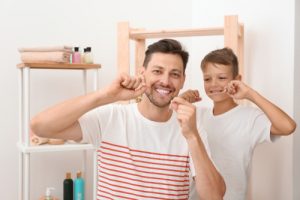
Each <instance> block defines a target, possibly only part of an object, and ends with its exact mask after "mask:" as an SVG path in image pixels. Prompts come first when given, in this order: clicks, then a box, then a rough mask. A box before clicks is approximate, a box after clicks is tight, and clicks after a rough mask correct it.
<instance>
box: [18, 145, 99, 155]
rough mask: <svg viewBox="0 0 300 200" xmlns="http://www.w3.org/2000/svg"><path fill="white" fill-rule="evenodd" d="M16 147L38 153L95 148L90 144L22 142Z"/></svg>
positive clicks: (27, 151)
mask: <svg viewBox="0 0 300 200" xmlns="http://www.w3.org/2000/svg"><path fill="white" fill-rule="evenodd" d="M17 146H18V148H19V149H20V151H21V152H23V153H40V152H58V151H82V150H95V147H94V146H93V145H92V144H62V145H47V144H45V145H38V146H25V145H24V144H20V143H18V144H17Z"/></svg>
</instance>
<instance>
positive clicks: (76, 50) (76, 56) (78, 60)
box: [72, 47, 81, 63]
mask: <svg viewBox="0 0 300 200" xmlns="http://www.w3.org/2000/svg"><path fill="white" fill-rule="evenodd" d="M72 63H81V54H80V52H79V47H74V51H73V54H72Z"/></svg>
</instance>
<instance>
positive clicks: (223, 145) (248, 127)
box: [197, 105, 271, 200]
mask: <svg viewBox="0 0 300 200" xmlns="http://www.w3.org/2000/svg"><path fill="white" fill-rule="evenodd" d="M197 109H198V110H197V113H198V114H199V118H198V120H200V122H202V123H203V126H204V129H205V131H206V133H207V138H208V143H209V146H210V150H211V158H212V160H213V161H214V163H215V165H216V167H217V168H218V170H219V172H220V173H221V175H222V176H223V178H224V180H225V183H226V193H225V197H224V199H225V200H245V199H246V192H247V183H248V176H249V172H250V167H251V160H252V154H253V150H254V148H255V146H256V145H257V144H259V143H262V142H265V141H270V128H271V122H270V121H269V119H268V118H267V116H266V115H265V114H264V113H263V112H262V111H261V110H260V109H258V108H256V107H251V106H242V105H239V106H237V107H235V108H233V109H232V110H230V111H228V112H226V113H224V114H221V115H217V116H214V115H213V113H212V109H211V108H200V107H199V108H197Z"/></svg>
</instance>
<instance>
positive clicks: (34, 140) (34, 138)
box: [30, 135, 49, 146]
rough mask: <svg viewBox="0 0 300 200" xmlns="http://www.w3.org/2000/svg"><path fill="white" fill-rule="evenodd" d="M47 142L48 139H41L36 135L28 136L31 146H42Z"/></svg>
mask: <svg viewBox="0 0 300 200" xmlns="http://www.w3.org/2000/svg"><path fill="white" fill-rule="evenodd" d="M48 142H49V138H42V137H39V136H36V135H31V136H30V144H31V145H32V146H37V145H42V144H46V143H48Z"/></svg>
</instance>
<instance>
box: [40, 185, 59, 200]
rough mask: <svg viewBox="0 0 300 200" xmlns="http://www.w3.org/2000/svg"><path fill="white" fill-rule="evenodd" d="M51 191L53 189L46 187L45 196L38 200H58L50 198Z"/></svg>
mask: <svg viewBox="0 0 300 200" xmlns="http://www.w3.org/2000/svg"><path fill="white" fill-rule="evenodd" d="M51 190H54V188H52V187H47V188H46V193H45V196H42V197H41V198H40V199H39V200H58V198H56V197H54V196H52V194H51Z"/></svg>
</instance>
